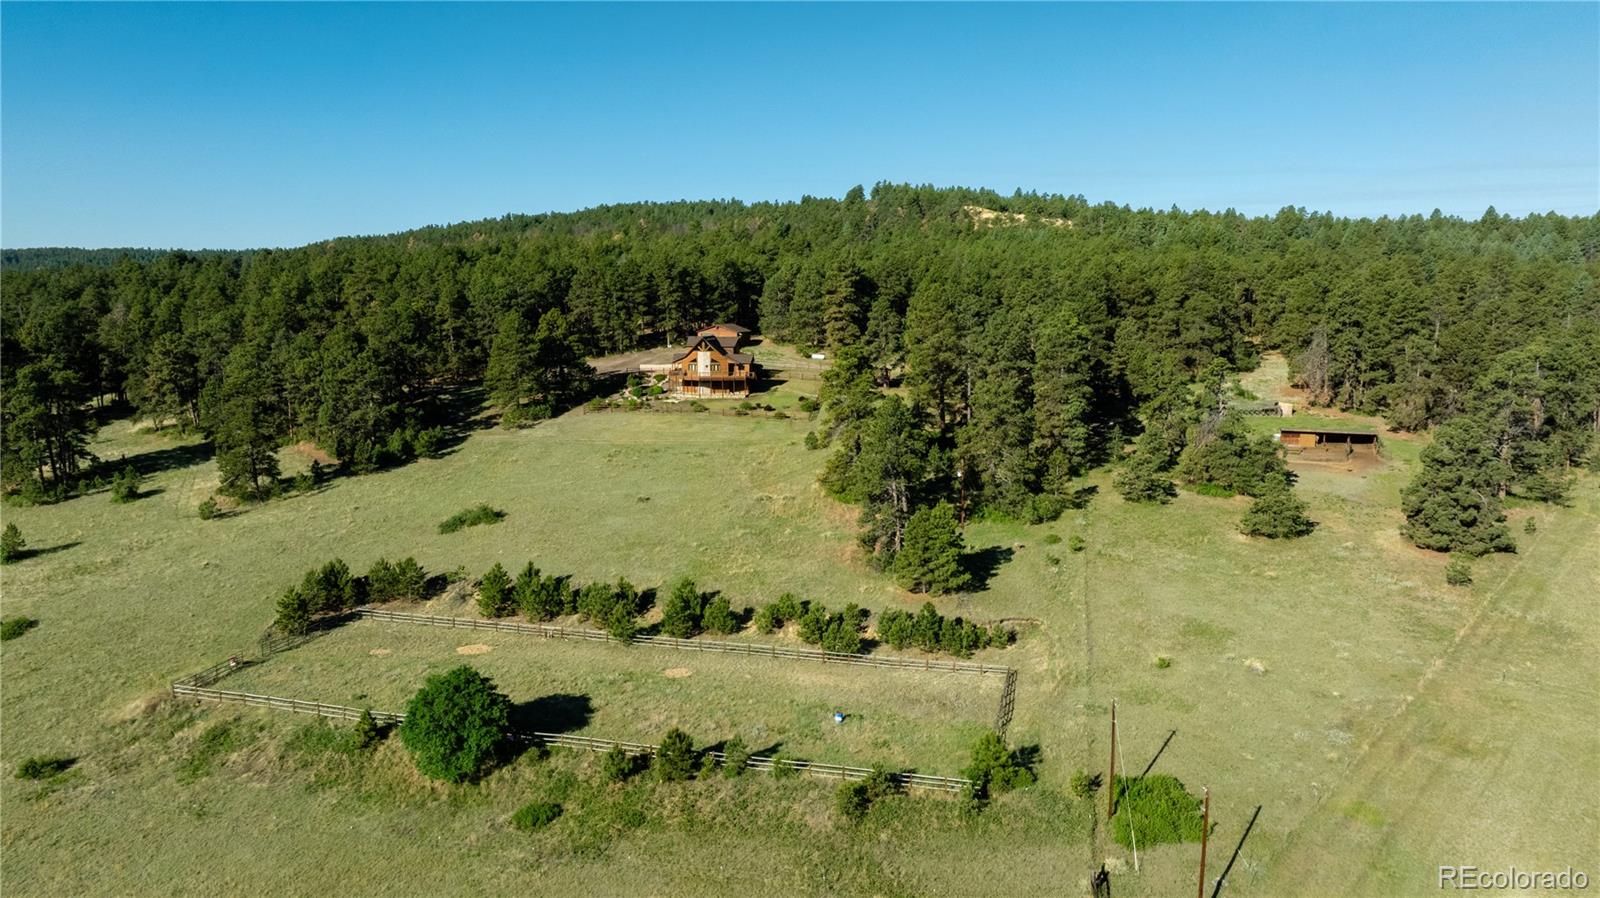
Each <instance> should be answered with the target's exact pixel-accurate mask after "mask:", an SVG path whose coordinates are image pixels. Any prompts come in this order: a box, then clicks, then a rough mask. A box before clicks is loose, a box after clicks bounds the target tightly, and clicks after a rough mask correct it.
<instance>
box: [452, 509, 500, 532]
mask: <svg viewBox="0 0 1600 898" xmlns="http://www.w3.org/2000/svg"><path fill="white" fill-rule="evenodd" d="M505 516H506V513H505V512H503V511H499V510H498V509H494V508H490V507H489V506H487V505H478V506H475V507H473V508H468V509H465V510H463V511H458V512H456V513H455V514H453V515H451V516H450V517H448V518H446V519H445V520H444V521H442V522H440V524H439V532H440V533H455V532H456V531H457V530H461V529H463V528H466V527H476V526H478V525H480V524H498V523H500V521H501V520H502V519H504V518H505Z"/></svg>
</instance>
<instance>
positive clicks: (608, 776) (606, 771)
mask: <svg viewBox="0 0 1600 898" xmlns="http://www.w3.org/2000/svg"><path fill="white" fill-rule="evenodd" d="M635 767H636V765H635V762H634V759H633V756H632V755H630V754H628V753H627V752H626V751H623V750H622V746H620V745H613V746H611V748H610V750H608V751H607V752H606V753H605V754H603V755H601V756H600V778H601V779H602V780H605V781H606V782H608V783H620V782H623V781H624V780H626V779H627V778H628V777H630V776H633V772H634V769H635Z"/></svg>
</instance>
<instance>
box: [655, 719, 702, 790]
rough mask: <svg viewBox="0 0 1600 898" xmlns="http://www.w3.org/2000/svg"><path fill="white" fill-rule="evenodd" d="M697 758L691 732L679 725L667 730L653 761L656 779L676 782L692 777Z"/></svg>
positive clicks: (657, 747)
mask: <svg viewBox="0 0 1600 898" xmlns="http://www.w3.org/2000/svg"><path fill="white" fill-rule="evenodd" d="M695 758H696V753H695V750H694V740H693V739H691V738H690V737H689V734H688V733H685V732H684V731H683V730H680V729H678V728H677V727H673V728H672V729H670V730H667V734H666V735H665V736H662V737H661V744H660V745H658V746H656V756H655V760H654V762H653V766H654V768H655V773H656V779H659V780H661V781H662V782H664V783H676V782H682V781H684V780H687V779H690V778H692V777H693V776H694V766H695Z"/></svg>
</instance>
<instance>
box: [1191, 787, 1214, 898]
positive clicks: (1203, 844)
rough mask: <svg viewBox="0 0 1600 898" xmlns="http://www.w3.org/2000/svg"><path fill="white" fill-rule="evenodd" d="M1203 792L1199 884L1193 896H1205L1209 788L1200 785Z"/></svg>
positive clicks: (1202, 897) (1209, 806)
mask: <svg viewBox="0 0 1600 898" xmlns="http://www.w3.org/2000/svg"><path fill="white" fill-rule="evenodd" d="M1200 791H1201V792H1203V793H1204V794H1205V805H1204V808H1205V809H1204V810H1203V811H1201V813H1200V886H1199V889H1198V890H1197V891H1196V892H1195V898H1206V835H1207V834H1208V833H1209V832H1210V830H1211V790H1210V789H1208V788H1206V787H1204V786H1201V787H1200Z"/></svg>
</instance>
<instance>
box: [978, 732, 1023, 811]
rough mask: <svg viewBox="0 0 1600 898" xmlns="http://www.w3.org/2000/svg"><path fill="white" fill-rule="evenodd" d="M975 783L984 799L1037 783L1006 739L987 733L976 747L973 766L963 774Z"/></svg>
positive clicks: (997, 734) (996, 734)
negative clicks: (994, 794)
mask: <svg viewBox="0 0 1600 898" xmlns="http://www.w3.org/2000/svg"><path fill="white" fill-rule="evenodd" d="M961 775H962V776H964V777H966V778H967V779H969V780H972V783H973V785H974V787H976V788H977V790H978V794H979V796H980V797H986V796H988V795H990V794H991V793H994V792H1006V791H1008V790H1011V789H1016V788H1021V787H1023V786H1029V785H1032V784H1033V771H1031V770H1029V769H1028V768H1027V766H1026V765H1025V764H1023V763H1022V760H1021V758H1020V757H1018V755H1017V753H1016V752H1014V751H1012V750H1011V749H1009V748H1007V747H1006V740H1005V739H1004V738H1003V737H1002V736H1001V735H1000V734H999V733H996V732H994V731H992V730H991V731H989V732H987V733H984V734H983V735H982V736H981V737H979V739H978V743H977V744H976V745H974V746H973V747H972V763H970V764H968V765H967V767H966V769H965V770H963V771H961Z"/></svg>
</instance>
